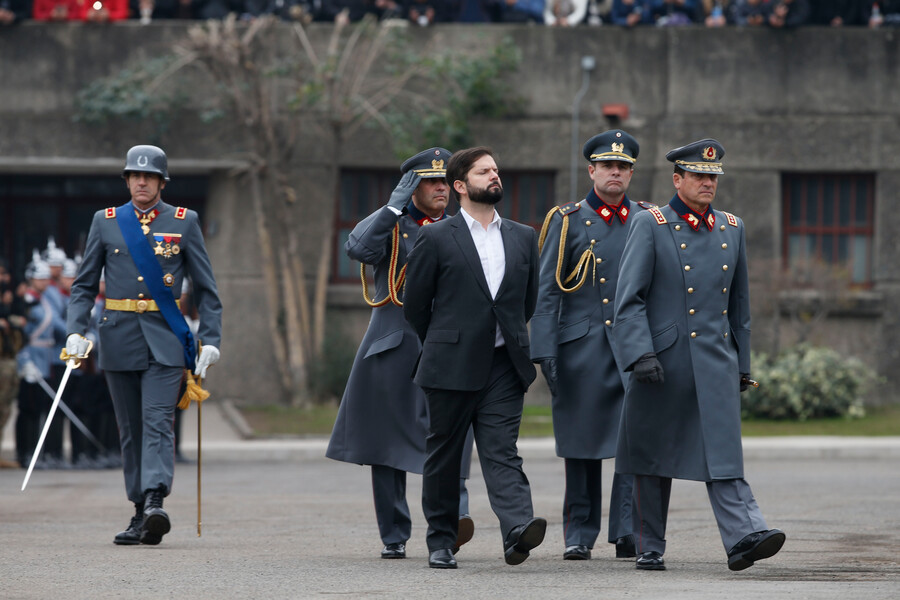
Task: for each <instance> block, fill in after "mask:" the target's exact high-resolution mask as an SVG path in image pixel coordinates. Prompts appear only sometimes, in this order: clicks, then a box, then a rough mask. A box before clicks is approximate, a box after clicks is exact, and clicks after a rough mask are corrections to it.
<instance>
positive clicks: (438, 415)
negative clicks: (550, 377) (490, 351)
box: [422, 347, 534, 551]
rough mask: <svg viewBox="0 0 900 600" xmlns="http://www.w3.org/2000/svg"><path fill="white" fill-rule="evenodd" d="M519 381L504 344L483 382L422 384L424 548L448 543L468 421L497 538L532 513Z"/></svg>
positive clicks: (455, 514) (453, 537)
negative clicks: (476, 386) (454, 386)
mask: <svg viewBox="0 0 900 600" xmlns="http://www.w3.org/2000/svg"><path fill="white" fill-rule="evenodd" d="M524 395H525V392H524V389H523V386H522V382H521V380H520V379H519V377H518V375H517V374H516V372H515V369H514V368H513V364H512V361H511V360H510V358H509V353H508V352H507V351H506V348H505V347H501V348H498V349H496V350H495V351H494V357H493V364H492V366H491V375H490V378H489V380H488V383H487V385H486V386H485V387H484V388H483V389H481V390H477V391H474V392H465V391H459V390H442V389H434V388H426V389H425V396H426V399H427V401H428V411H429V415H430V422H431V426H430V430H429V435H428V438H427V440H426V442H425V469H424V473H423V475H422V510H423V512H424V513H425V519H426V520H427V521H428V534H427V538H426V540H427V543H428V550H429V551H434V550H438V549H441V548H453V546H454V545H455V543H456V534H457V528H458V521H459V513H458V509H459V471H460V460H461V458H462V453H463V447H464V445H465V441H466V433H467V431H468V429H469V425H472V428H473V429H474V432H475V444H476V445H477V447H478V458H479V460H480V461H481V471H482V473H483V474H484V483H485V486H486V487H487V492H488V498H489V499H490V502H491V508H492V509H493V510H494V514H496V515H497V518H498V519H499V520H500V533H501V534H502V536H503V539H504V540H505V539H506V536H507V535H508V534H509V532H510V531H511V530H512V529H513V528H514V527H515V526H517V525H521V524H523V523H525V522H527V521H528V520H530V519H531V518H532V517H533V516H534V509H533V507H532V504H531V487H530V485H529V484H528V478H527V477H526V476H525V472H524V471H523V470H522V459H521V457H519V455H518V448H517V447H516V441H517V440H518V437H519V423H520V422H521V420H522V406H523V404H524Z"/></svg>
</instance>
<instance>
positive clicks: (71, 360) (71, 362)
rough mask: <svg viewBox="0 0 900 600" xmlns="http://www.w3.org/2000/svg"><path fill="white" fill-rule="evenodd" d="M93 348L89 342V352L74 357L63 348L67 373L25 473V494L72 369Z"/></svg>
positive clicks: (62, 356) (61, 382)
mask: <svg viewBox="0 0 900 600" xmlns="http://www.w3.org/2000/svg"><path fill="white" fill-rule="evenodd" d="M93 347H94V342H92V341H90V340H88V347H87V350H85V351H84V354H78V355H75V356H72V355H70V354H69V353H68V352H66V349H65V348H63V351H62V352H61V353H60V355H59V357H60V358H62V359H63V360H64V361H66V372H65V373H63V376H62V381H60V382H59V389H58V390H56V396H55V397H54V398H53V404H51V405H50V412H49V413H47V420H46V422H45V423H44V429H43V430H42V431H41V437H40V438H38V443H37V447H35V449H34V454H32V455H31V464H30V465H28V472H27V473H25V481H23V482H22V491H23V492H24V491H25V486H26V485H28V480H29V479H31V472H32V471H33V470H34V463H36V462H37V459H38V456H39V455H40V454H41V448H43V446H44V439H45V438H46V437H47V432H48V431H50V423H51V422H52V421H53V415H54V414H55V413H56V407H57V406H59V401H60V400H61V399H62V395H63V392H64V391H65V390H66V384H67V383H68V382H69V375H71V374H72V369H77V368H78V367H80V366H81V359H83V358H87V355H88V353H89V352H90V351H91V348H93ZM48 387H49V386H48Z"/></svg>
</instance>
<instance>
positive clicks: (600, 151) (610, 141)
mask: <svg viewBox="0 0 900 600" xmlns="http://www.w3.org/2000/svg"><path fill="white" fill-rule="evenodd" d="M640 151H641V147H640V146H639V145H638V143H637V140H636V139H634V138H633V137H631V136H630V135H628V134H627V133H625V132H624V131H622V130H621V129H612V130H610V131H604V132H603V133H598V134H597V135H595V136H594V137H592V138H591V139H589V140H588V141H587V142H585V143H584V148H583V149H582V153H583V154H584V157H585V158H586V159H588V160H589V161H591V162H599V161H603V160H619V161H622V162H627V163H630V164H634V163H636V162H637V157H638V152H640Z"/></svg>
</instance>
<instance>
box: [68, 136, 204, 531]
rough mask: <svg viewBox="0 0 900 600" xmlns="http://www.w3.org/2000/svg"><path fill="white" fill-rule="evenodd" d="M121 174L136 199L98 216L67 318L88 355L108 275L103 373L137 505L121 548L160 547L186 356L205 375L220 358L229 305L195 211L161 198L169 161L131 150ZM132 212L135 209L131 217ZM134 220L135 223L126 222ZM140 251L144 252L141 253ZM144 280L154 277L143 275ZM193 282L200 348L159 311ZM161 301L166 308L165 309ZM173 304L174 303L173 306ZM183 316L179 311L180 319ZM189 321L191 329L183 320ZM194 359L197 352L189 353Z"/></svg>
mask: <svg viewBox="0 0 900 600" xmlns="http://www.w3.org/2000/svg"><path fill="white" fill-rule="evenodd" d="M122 176H123V177H124V178H125V182H126V185H127V187H128V189H129V191H130V192H131V201H130V202H128V203H126V204H125V205H123V206H120V207H111V208H107V209H105V210H100V211H98V212H97V213H96V214H95V215H94V220H93V222H92V223H91V228H90V232H89V233H88V239H87V244H86V246H85V249H84V259H83V261H82V263H81V266H80V268H79V270H78V276H77V277H76V279H75V282H74V284H73V285H72V297H71V300H70V302H69V313H68V319H67V330H68V333H69V336H68V338H67V339H66V352H67V353H68V354H69V355H71V356H76V355H83V354H85V353H86V350H87V340H86V339H85V338H84V337H83V336H84V334H85V332H87V330H88V328H89V327H90V319H91V309H92V308H93V307H94V299H95V298H96V297H97V292H98V288H99V284H100V277H101V273H103V272H104V270H105V281H106V301H105V310H104V312H103V316H102V317H101V320H100V326H99V338H100V346H101V348H102V349H103V351H102V352H101V353H100V357H99V358H100V368H101V369H103V370H104V372H105V375H106V380H107V383H108V384H109V390H110V393H111V395H112V400H113V406H114V408H115V413H116V421H117V422H118V426H119V434H120V437H121V445H122V460H123V463H124V471H125V491H126V493H127V495H128V499H129V500H130V501H131V502H133V503H134V506H135V514H134V517H132V519H131V522H130V524H129V525H128V527H127V528H126V529H125V531H122V532H120V533H118V534H117V535H116V537H115V539H114V543H116V544H119V545H134V544H150V545H155V544H159V543H160V541H161V540H162V536H163V535H165V534H166V533H168V531H169V529H170V526H171V524H170V521H169V516H168V514H166V512H165V511H164V510H163V507H162V504H163V498H164V497H165V496H167V495H168V494H169V493H170V492H171V491H172V479H173V474H174V467H175V464H174V463H175V438H174V431H173V421H174V414H175V406H176V404H177V403H178V391H179V387H180V385H181V381H182V377H183V376H184V369H185V367H186V366H187V363H188V358H187V357H188V356H191V357H192V358H193V357H194V356H196V359H195V362H196V367H195V374H197V375H199V376H200V377H205V376H206V370H207V368H208V367H209V366H210V365H211V364H213V363H215V362H216V361H217V360H218V358H219V350H218V347H219V340H220V337H221V330H222V305H221V303H220V301H219V296H218V292H217V290H216V282H215V279H214V277H213V272H212V266H211V265H210V261H209V256H208V255H207V252H206V247H205V245H204V242H203V234H202V233H201V230H200V222H199V219H198V217H197V213H196V212H194V211H192V210H187V209H185V208H180V207H175V206H171V205H169V204H166V203H165V202H163V201H162V199H161V193H162V190H163V188H164V187H165V185H166V182H167V181H169V175H168V161H167V159H166V155H165V153H164V152H163V151H162V150H161V149H160V148H157V147H156V146H134V147H133V148H131V149H130V150H129V151H128V154H127V155H126V161H125V169H124V170H123V173H122ZM126 211H134V214H133V217H134V218H136V219H137V221H134V219H133V218H132V216H131V215H127V213H126ZM126 215H127V217H128V218H127V219H126ZM120 220H122V223H123V225H122V227H125V225H124V223H126V222H132V223H133V224H134V227H135V230H137V228H138V224H140V231H137V232H136V234H135V239H136V240H137V242H138V243H140V244H147V246H148V247H149V248H150V249H151V250H150V255H149V260H150V261H155V262H156V263H158V267H159V268H161V271H162V273H163V275H162V276H161V277H160V279H161V280H162V284H163V285H162V286H160V288H159V289H162V290H165V291H164V292H162V294H165V293H169V291H170V290H171V292H170V293H172V296H173V298H165V297H164V296H163V295H162V294H161V295H160V296H159V297H157V298H154V297H153V295H152V294H151V292H150V290H151V289H153V288H152V287H151V285H152V286H156V285H157V284H158V282H148V281H147V280H146V279H145V275H144V274H143V273H142V271H141V270H139V268H138V263H140V262H141V261H140V260H139V259H138V258H137V257H138V256H140V253H139V252H138V253H136V254H135V255H132V252H131V250H130V246H129V245H128V244H127V243H126V241H125V239H126V238H125V236H124V234H123V231H122V229H121V228H120V223H119V221H120ZM134 247H135V249H136V250H146V249H144V248H142V247H140V246H134ZM144 268H145V271H144V272H147V273H149V272H152V270H151V269H147V267H144ZM187 276H190V278H191V280H192V282H193V288H194V293H195V297H196V303H197V309H198V312H199V314H200V328H199V332H198V336H197V337H198V338H199V339H198V340H196V341H199V342H202V348H201V350H200V351H199V353H197V350H196V347H197V346H196V344H193V347H191V348H188V347H187V346H190V345H191V344H189V343H187V342H183V341H182V340H181V339H179V337H177V336H176V334H175V333H174V332H173V328H170V325H169V321H168V320H167V319H166V318H164V317H163V314H162V313H161V312H160V306H161V305H162V304H163V302H164V301H167V300H173V299H174V298H177V297H178V296H179V295H180V294H181V283H182V280H183V279H184V278H185V277H187ZM157 300H158V301H159V302H157ZM172 306H174V301H173V303H172ZM178 315H179V317H180V312H178ZM181 322H182V323H184V319H183V317H181ZM188 353H190V354H188Z"/></svg>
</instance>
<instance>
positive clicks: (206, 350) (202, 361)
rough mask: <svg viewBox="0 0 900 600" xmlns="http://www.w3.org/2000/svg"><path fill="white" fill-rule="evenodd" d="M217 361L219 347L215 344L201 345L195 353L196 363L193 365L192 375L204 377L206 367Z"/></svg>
mask: <svg viewBox="0 0 900 600" xmlns="http://www.w3.org/2000/svg"><path fill="white" fill-rule="evenodd" d="M217 362H219V349H218V348H216V347H215V346H203V347H202V348H200V353H199V354H198V355H197V364H196V366H195V367H194V375H199V376H200V378H201V379H203V378H205V377H206V369H208V368H209V367H210V366H212V365H214V364H216V363H217Z"/></svg>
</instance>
